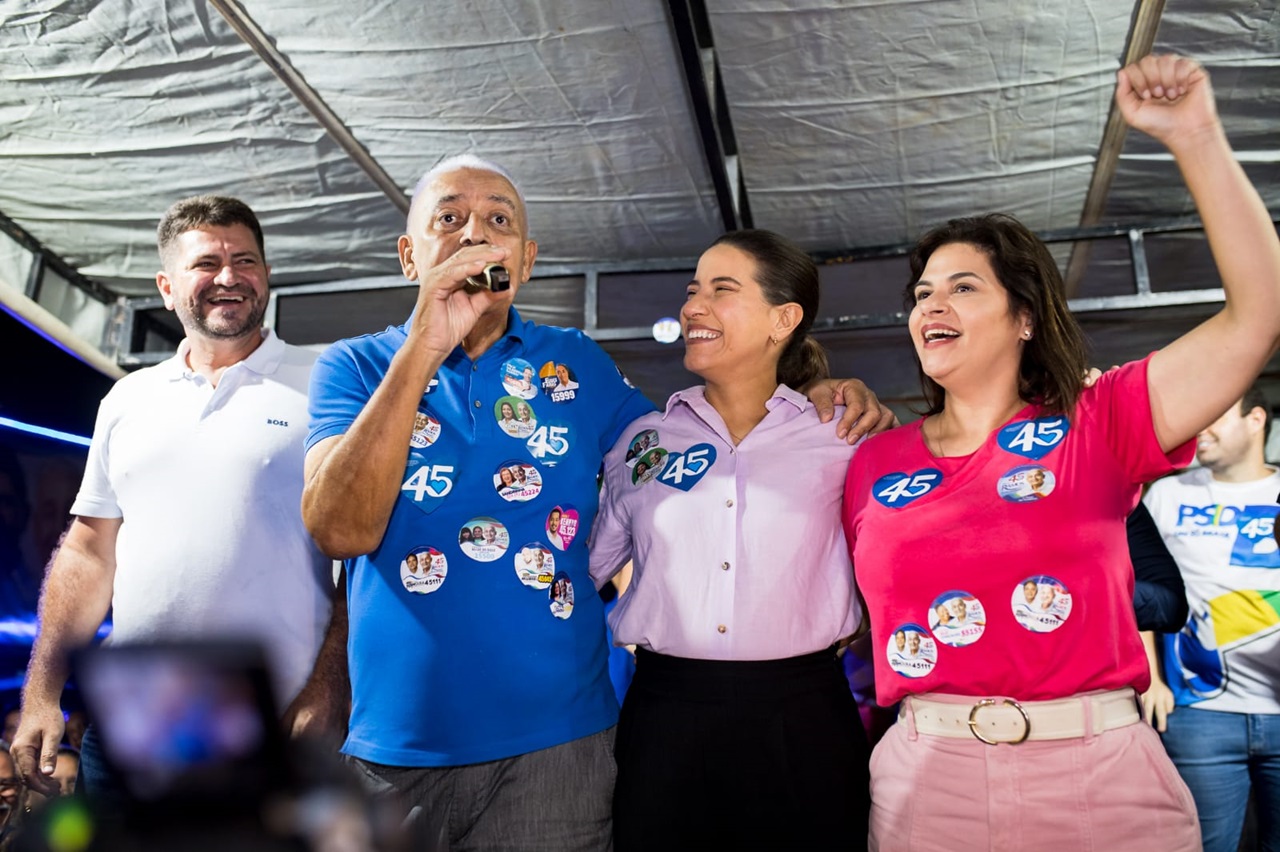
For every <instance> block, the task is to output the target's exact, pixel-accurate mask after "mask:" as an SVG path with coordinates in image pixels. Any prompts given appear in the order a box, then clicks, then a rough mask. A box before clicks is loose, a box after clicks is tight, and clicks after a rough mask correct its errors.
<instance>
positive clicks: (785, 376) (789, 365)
mask: <svg viewBox="0 0 1280 852" xmlns="http://www.w3.org/2000/svg"><path fill="white" fill-rule="evenodd" d="M830 375H831V367H830V365H828V364H827V350H825V349H823V348H822V344H821V343H819V342H818V341H817V340H815V339H814V337H813V335H812V334H805V335H803V336H801V337H797V336H796V335H794V334H793V335H791V337H790V339H789V340H787V348H786V349H784V350H783V351H782V357H781V358H779V359H778V382H779V383H780V384H784V385H786V386H787V387H789V388H792V389H793V390H801V389H802V388H804V386H805V385H807V384H809V382H812V381H813V380H814V379H825V378H827V377H829V376H830Z"/></svg>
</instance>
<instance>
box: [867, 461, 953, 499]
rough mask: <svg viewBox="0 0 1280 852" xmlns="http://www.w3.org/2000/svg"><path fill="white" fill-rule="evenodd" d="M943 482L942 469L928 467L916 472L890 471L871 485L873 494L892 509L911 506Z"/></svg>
mask: <svg viewBox="0 0 1280 852" xmlns="http://www.w3.org/2000/svg"><path fill="white" fill-rule="evenodd" d="M941 483H942V471H940V470H938V469H937V468H932V467H926V468H925V469H924V470H917V471H916V472H915V473H889V474H885V475H884V476H882V477H880V478H879V479H877V480H876V484H875V485H872V486H871V496H873V497H875V498H876V500H877V501H879V503H880V505H882V506H888V507H889V508H890V509H901V508H902V507H903V506H909V505H910V504H912V503H914V502H915V501H916V500H918V499H919V498H921V497H923V496H924V495H926V494H928V493H929V492H930V491H932V490H933V489H934V488H936V487H937V486H938V485H940V484H941Z"/></svg>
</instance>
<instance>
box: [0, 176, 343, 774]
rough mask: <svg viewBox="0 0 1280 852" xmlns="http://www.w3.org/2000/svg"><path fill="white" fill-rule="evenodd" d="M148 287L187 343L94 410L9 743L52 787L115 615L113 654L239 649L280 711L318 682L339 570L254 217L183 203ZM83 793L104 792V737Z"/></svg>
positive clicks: (299, 389) (217, 202)
mask: <svg viewBox="0 0 1280 852" xmlns="http://www.w3.org/2000/svg"><path fill="white" fill-rule="evenodd" d="M157 238H158V239H157V241H158V243H159V248H160V259H161V261H162V264H163V267H164V268H163V270H162V271H161V272H159V273H157V274H156V284H157V286H158V287H159V289H160V294H161V295H162V296H163V297H164V303H165V307H166V308H168V309H169V310H172V311H174V312H175V313H176V314H177V316H178V319H179V321H180V322H181V323H182V327H183V329H184V330H185V331H186V339H185V340H183V341H182V343H181V344H180V345H179V347H178V352H177V354H176V355H175V356H174V357H173V358H171V359H169V360H168V361H165V362H164V363H162V364H158V365H156V366H154V367H151V368H148V369H145V370H139V371H138V372H136V373H133V374H131V375H128V376H126V377H125V378H123V379H121V380H120V381H119V382H118V383H117V384H116V385H115V387H113V388H112V389H111V391H110V392H109V393H108V394H107V396H106V397H105V398H104V399H103V401H102V405H101V407H100V408H99V411H98V420H97V423H96V425H95V427H94V435H93V443H92V446H91V447H90V449H89V458H88V463H87V465H86V468H85V474H84V480H83V482H82V483H81V487H80V492H79V494H78V495H77V497H76V501H75V504H74V505H73V506H72V507H71V513H72V516H73V520H72V522H71V526H70V528H69V529H68V531H67V533H66V536H65V537H64V539H63V542H62V546H61V547H60V548H59V550H58V552H57V554H56V556H55V557H54V559H53V561H52V563H51V565H50V569H49V574H48V577H47V579H46V581H45V585H44V589H43V592H42V593H41V600H40V634H39V637H38V638H37V640H36V644H35V647H34V649H33V651H32V658H31V664H30V668H29V669H28V672H27V681H26V685H25V687H24V689H23V706H22V721H21V724H20V727H19V729H18V733H17V735H16V736H15V737H14V743H13V756H14V760H15V762H16V763H17V767H18V771H19V773H20V774H21V775H22V777H23V778H24V779H25V780H26V781H27V783H28V784H30V785H31V787H32V788H33V789H35V790H37V791H40V792H45V793H56V792H57V782H56V781H55V780H54V779H53V778H52V773H53V769H54V765H55V761H56V756H57V751H58V743H59V741H60V740H61V738H62V734H63V718H62V711H61V709H60V706H59V701H60V697H61V693H62V689H63V687H64V686H65V684H66V680H67V674H68V662H67V660H68V655H69V654H70V652H72V651H73V650H75V649H77V648H80V647H84V646H85V645H88V644H89V643H90V642H91V641H92V640H93V637H94V634H95V633H96V631H97V630H98V628H99V626H100V625H101V624H102V621H103V619H104V617H105V616H106V613H107V610H108V607H114V609H113V621H114V628H113V631H112V635H111V638H110V640H109V641H110V642H112V643H126V642H146V641H149V640H157V639H174V638H196V639H208V638H217V637H238V638H249V639H255V640H258V641H260V642H261V643H262V644H263V645H264V647H265V648H266V651H267V655H268V661H269V663H270V665H271V669H272V672H273V675H274V677H275V684H274V685H275V691H276V695H277V697H278V698H279V699H280V700H281V702H282V703H281V706H284V703H285V702H287V701H289V700H290V699H291V698H293V696H294V695H295V694H296V693H297V692H298V690H299V689H300V688H301V686H302V684H303V682H304V680H305V679H306V677H307V675H308V673H309V672H310V670H311V666H312V663H313V662H314V660H315V657H316V651H317V649H318V648H319V645H320V641H321V639H322V638H323V634H324V629H325V625H326V624H327V621H328V616H329V607H330V596H331V594H332V589H333V582H332V573H331V563H330V562H329V560H328V559H326V558H325V557H324V556H323V555H322V554H321V553H320V552H319V550H318V549H316V547H315V545H314V544H313V543H312V540H311V537H310V535H308V533H307V531H306V529H305V528H304V527H303V525H302V517H301V511H300V505H301V497H302V482H303V479H302V461H303V453H302V442H303V439H304V438H305V437H306V433H307V384H308V381H309V379H310V374H311V367H312V364H313V363H314V361H315V355H314V354H313V353H311V352H308V351H307V350H304V349H299V348H297V347H294V346H288V345H286V344H285V343H284V342H283V341H281V340H280V339H279V338H277V337H276V336H275V334H274V333H273V332H271V331H269V330H265V329H263V327H262V319H263V315H264V314H265V311H266V307H267V289H268V275H269V273H270V267H268V266H267V263H266V259H265V251H264V247H263V237H262V229H261V227H260V226H259V224H258V220H257V217H256V216H254V214H253V211H252V210H250V209H249V207H248V206H247V205H245V204H244V203H243V202H241V201H238V200H236V199H234V198H225V197H219V196H199V197H195V198H188V199H185V200H183V201H180V202H178V203H177V204H175V205H174V206H173V207H171V208H170V209H169V211H168V212H167V213H166V214H165V216H164V219H163V220H162V221H161V222H160V226H159V228H158V230H157ZM83 772H84V779H85V783H86V787H87V788H88V792H89V793H90V794H93V793H95V792H100V793H111V792H114V791H113V783H114V782H113V779H111V777H110V776H109V775H108V774H107V773H106V771H105V768H104V767H103V766H102V763H101V756H100V752H99V745H98V741H97V737H96V734H95V733H94V731H93V730H92V728H91V729H90V731H89V733H88V734H87V735H86V737H85V740H84V756H83Z"/></svg>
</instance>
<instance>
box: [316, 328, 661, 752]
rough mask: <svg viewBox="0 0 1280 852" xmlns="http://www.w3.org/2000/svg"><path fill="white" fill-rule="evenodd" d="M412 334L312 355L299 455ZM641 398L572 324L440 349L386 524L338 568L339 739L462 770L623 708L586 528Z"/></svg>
mask: <svg viewBox="0 0 1280 852" xmlns="http://www.w3.org/2000/svg"><path fill="white" fill-rule="evenodd" d="M406 337H407V331H406V327H405V326H399V327H391V328H388V329H387V330H386V331H383V332H381V333H378V334H370V335H365V336H362V337H356V338H352V339H349V340H343V341H339V342H338V343H335V344H334V345H333V346H332V347H330V348H329V349H328V350H327V351H326V352H325V353H324V354H323V355H322V356H321V357H320V360H319V361H318V362H317V363H316V366H315V369H314V371H313V373H312V380H311V400H310V407H311V431H310V434H309V435H308V436H307V449H310V448H311V447H312V446H314V445H315V444H316V443H317V442H318V441H321V440H324V439H325V438H328V437H331V436H333V435H340V434H342V433H344V432H345V431H346V430H347V429H348V428H349V427H350V425H351V423H352V422H353V421H354V420H355V418H356V416H357V415H359V414H360V412H361V410H363V408H364V406H365V404H366V403H367V402H368V401H369V398H370V397H371V396H372V395H373V392H374V390H376V389H377V387H378V385H379V383H380V382H381V381H382V378H383V376H384V375H386V372H387V369H388V367H389V365H390V363H391V358H392V356H394V355H395V353H396V352H397V351H398V350H399V349H400V347H401V346H402V345H403V344H404V341H405V339H406ZM653 410H654V409H653V405H652V403H650V402H649V401H648V400H647V399H645V397H644V396H643V395H642V394H641V393H640V392H639V391H637V390H636V389H635V388H633V387H631V386H630V385H629V384H628V383H627V382H626V381H625V380H624V379H623V378H622V376H621V374H620V373H619V372H618V370H617V368H616V367H615V366H614V364H613V362H612V360H610V358H609V356H608V355H607V354H606V353H605V352H604V350H603V349H601V348H600V347H599V346H598V345H597V344H596V343H595V342H594V341H592V340H591V339H590V338H588V337H587V336H586V335H585V334H583V333H582V332H581V331H579V330H577V329H562V328H554V327H548V326H540V325H536V324H535V323H532V322H525V321H524V320H522V319H521V318H520V315H519V314H518V313H516V311H515V310H514V309H512V310H511V313H510V316H509V319H508V326H507V332H506V334H504V335H503V336H502V338H500V339H499V340H498V341H497V342H496V343H495V344H494V345H493V346H492V347H490V348H489V350H488V351H486V352H485V353H484V354H483V355H481V356H480V358H479V359H478V360H476V361H472V360H471V359H470V358H468V357H467V355H466V353H465V352H463V350H462V348H461V347H459V348H457V349H455V350H454V351H453V353H452V354H451V355H450V356H449V358H448V359H447V360H446V361H445V363H444V364H443V365H442V366H441V368H440V370H439V371H438V372H437V374H436V376H435V378H434V379H433V380H432V381H431V384H430V387H428V389H427V392H426V393H424V394H423V396H422V400H421V402H420V403H419V405H418V415H417V418H416V420H415V423H414V433H413V436H412V438H411V440H410V445H409V446H407V447H406V448H405V454H406V459H407V461H406V466H405V473H404V479H403V481H402V482H403V484H402V486H401V491H400V495H399V498H398V499H397V501H396V505H395V508H394V509H393V510H392V513H391V519H390V521H389V522H388V524H387V531H386V534H385V535H384V536H383V540H382V542H381V544H379V546H378V548H377V550H375V551H374V552H372V553H370V554H368V555H366V556H362V557H359V558H358V559H355V560H351V561H350V562H349V563H348V579H347V584H348V585H347V601H348V606H349V610H350V621H351V629H350V631H351V632H350V638H349V640H348V645H347V652H348V662H349V664H350V669H351V687H352V698H353V706H352V713H351V726H350V733H349V734H348V737H347V741H346V744H345V745H344V747H343V751H344V752H346V753H347V754H350V755H353V756H355V757H359V758H362V759H364V760H368V761H372V762H375V763H382V764H387V765H391V766H458V765H463V764H468V763H479V762H482V761H487V760H496V759H500V758H506V757H513V756H515V755H519V754H524V753H526V752H530V751H536V750H538V749H543V748H548V747H550V746H554V745H559V744H561V743H565V742H569V741H570V740H574V739H578V738H580V737H584V736H588V735H590V734H593V733H596V732H598V731H601V730H604V729H605V728H608V727H609V726H611V725H613V724H614V723H615V722H616V721H617V715H618V706H617V701H616V699H615V698H614V693H613V688H612V686H611V685H610V682H609V673H608V652H609V649H608V646H607V645H606V642H605V630H604V613H603V608H602V605H601V602H600V598H599V595H597V594H596V592H595V587H594V586H593V584H592V582H591V579H590V577H589V576H588V574H587V536H588V533H589V531H590V529H591V524H592V521H593V520H594V518H595V514H596V504H597V494H598V491H597V476H598V473H599V471H600V466H601V462H602V460H603V458H604V454H605V452H606V451H608V450H609V448H610V447H612V446H613V444H614V442H615V441H616V440H617V438H618V436H619V434H620V433H621V432H622V430H623V429H624V427H625V426H626V425H627V424H629V423H630V422H631V421H632V420H634V419H636V418H637V417H640V416H641V415H643V414H647V413H648V412H650V411H653ZM464 530H465V532H464ZM477 541H478V542H479V543H478V544H477V543H476V542H477Z"/></svg>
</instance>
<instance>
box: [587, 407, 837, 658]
mask: <svg viewBox="0 0 1280 852" xmlns="http://www.w3.org/2000/svg"><path fill="white" fill-rule="evenodd" d="M766 407H767V408H768V410H769V411H768V414H766V415H765V418H764V420H762V421H761V422H760V423H759V425H757V426H756V428H755V429H753V430H752V431H751V433H750V434H748V435H747V437H746V438H745V439H744V440H743V441H742V443H741V444H739V445H738V446H736V447H735V446H734V444H733V441H732V440H731V439H730V437H729V430H728V428H727V427H726V426H725V424H724V420H723V419H721V417H720V415H719V413H717V412H716V410H715V409H714V408H713V407H712V406H711V404H710V403H709V402H707V400H706V397H705V396H704V394H703V388H702V387H694V388H690V389H688V390H684V391H680V392H679V393H676V394H673V395H672V397H671V399H670V400H668V401H667V407H666V410H665V411H663V412H654V413H653V414H648V415H645V416H644V417H641V418H640V419H639V420H636V421H635V422H634V423H632V424H631V426H629V427H628V428H626V429H625V430H623V433H622V437H621V439H619V441H618V443H617V444H616V445H614V447H613V449H612V450H610V452H609V454H608V455H607V456H606V457H605V461H604V467H605V480H604V490H603V492H602V493H601V496H600V513H599V515H598V516H597V517H596V521H595V527H594V530H593V531H592V537H591V576H592V579H594V580H595V583H596V585H597V586H602V585H604V583H605V582H607V581H608V580H609V578H610V577H612V576H613V575H614V574H615V573H617V572H618V570H619V569H620V568H621V567H622V565H623V564H625V562H626V561H627V560H628V559H632V560H634V575H633V578H632V581H631V586H630V588H629V589H628V590H627V592H626V593H625V594H624V595H623V596H622V597H621V598H620V599H619V600H618V604H617V606H616V607H615V608H614V610H613V612H612V613H611V614H610V615H609V626H610V627H611V628H612V629H613V636H614V641H615V642H616V643H617V644H619V645H630V644H634V645H638V646H640V647H642V648H647V649H649V650H650V651H654V652H657V653H660V654H668V655H671V656H677V657H690V658H695V659H705V660H772V659H781V658H784V657H794V656H799V655H801V654H808V653H811V652H814V651H819V650H821V649H823V648H826V647H828V646H830V645H831V644H832V643H834V642H836V641H837V640H840V639H842V638H844V637H846V636H848V635H850V634H851V633H853V632H854V631H855V630H856V629H857V627H858V625H859V623H860V621H861V618H862V612H861V608H860V607H859V605H858V600H857V596H856V594H855V593H854V585H853V567H852V564H851V563H850V561H849V550H848V547H847V545H846V543H845V537H844V531H843V529H842V528H841V524H840V505H841V496H842V493H843V490H844V480H845V473H846V471H847V469H848V466H849V459H850V458H851V457H852V456H853V453H854V451H855V450H856V449H857V448H856V446H854V447H850V446H849V445H847V444H846V443H845V442H844V441H843V440H841V439H839V438H837V437H836V430H835V425H834V423H820V422H818V415H817V413H816V412H815V411H814V408H813V406H812V404H810V403H809V401H808V400H807V399H805V397H804V396H802V395H801V394H799V393H797V392H796V391H793V390H791V389H790V388H788V387H786V386H784V385H780V386H779V387H778V389H777V390H776V391H774V395H773V397H772V398H771V399H770V400H769V401H768V402H767V403H766ZM837 416H839V412H837Z"/></svg>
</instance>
